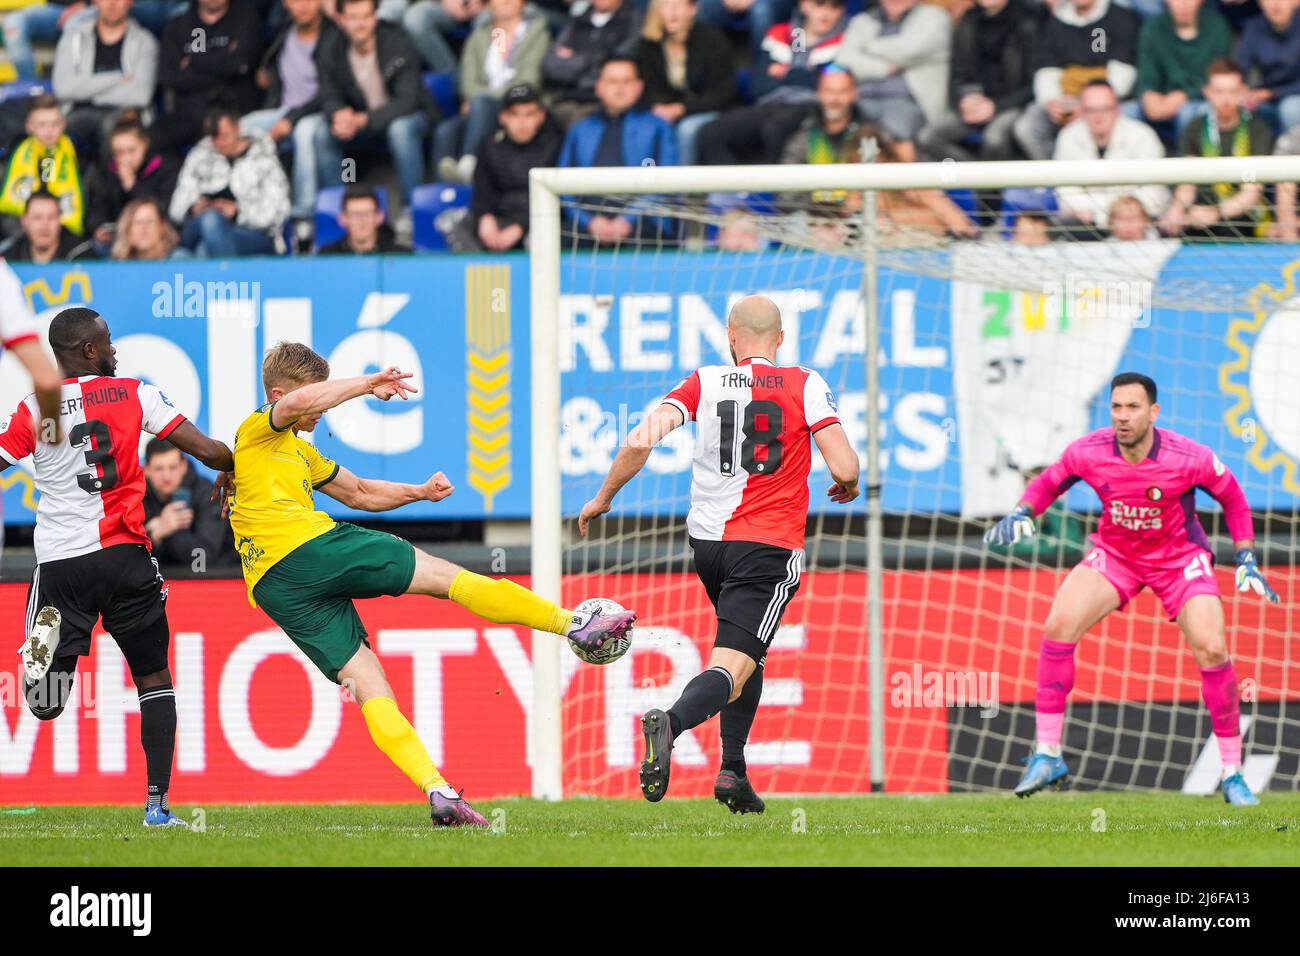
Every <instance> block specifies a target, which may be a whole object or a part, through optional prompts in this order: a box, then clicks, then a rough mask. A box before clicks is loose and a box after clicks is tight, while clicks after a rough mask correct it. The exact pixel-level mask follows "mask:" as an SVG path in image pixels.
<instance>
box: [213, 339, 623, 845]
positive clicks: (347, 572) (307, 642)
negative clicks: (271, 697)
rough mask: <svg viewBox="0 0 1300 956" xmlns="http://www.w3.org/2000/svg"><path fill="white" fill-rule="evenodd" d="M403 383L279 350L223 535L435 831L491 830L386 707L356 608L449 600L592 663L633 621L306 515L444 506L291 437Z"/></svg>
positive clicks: (265, 369)
mask: <svg viewBox="0 0 1300 956" xmlns="http://www.w3.org/2000/svg"><path fill="white" fill-rule="evenodd" d="M410 378H411V375H410V373H408V372H402V371H400V370H399V369H396V368H390V369H387V370H385V371H383V372H379V373H377V374H374V375H368V376H358V377H356V378H347V379H338V380H330V379H329V364H328V363H327V362H326V361H325V359H324V358H322V357H321V356H320V355H318V354H317V353H315V352H314V351H312V350H311V349H310V348H308V347H307V346H305V345H302V344H299V343H296V342H281V343H280V344H278V345H277V346H275V348H273V349H271V350H270V351H269V352H268V353H267V355H266V359H265V361H264V362H263V363H262V382H263V385H264V386H265V388H266V395H267V399H268V404H267V405H265V406H263V407H262V408H260V409H258V410H257V411H256V412H254V413H253V414H252V415H249V416H248V418H246V419H245V420H244V422H243V424H241V425H240V426H239V430H238V431H237V432H236V434H235V451H234V455H235V471H234V479H233V485H234V490H233V494H232V496H231V498H230V523H231V527H232V528H233V530H234V533H235V543H236V547H237V548H238V549H239V556H240V558H241V560H242V563H243V569H244V581H245V583H246V584H247V585H248V598H249V602H250V603H252V604H253V605H254V606H260V607H261V608H262V610H264V611H265V612H266V613H267V614H268V615H269V616H270V617H271V619H272V620H274V621H275V623H276V624H278V625H279V626H280V627H281V628H282V629H283V630H284V632H285V633H286V634H287V635H288V636H289V638H290V639H291V640H292V641H293V642H294V643H295V644H297V645H298V647H299V648H301V649H302V651H303V653H305V654H306V655H307V656H308V657H309V658H310V659H311V660H312V662H313V663H314V664H315V665H316V666H317V667H318V668H320V670H321V673H323V674H324V675H325V676H326V677H328V678H329V679H330V680H332V681H334V682H335V683H341V684H344V685H345V686H346V687H348V689H349V690H350V691H351V693H352V695H353V696H354V697H355V698H356V700H357V701H358V702H359V703H360V705H361V713H362V716H363V717H364V719H365V722H366V726H367V728H368V729H369V730H370V736H371V738H372V739H373V740H374V742H375V745H376V746H377V747H378V748H379V749H380V750H382V751H383V752H384V753H385V754H387V755H388V757H389V759H391V760H392V761H393V763H395V764H396V765H397V766H398V767H399V768H400V769H401V770H402V771H403V772H405V773H406V775H407V776H409V777H410V778H411V780H412V781H414V782H415V784H416V785H417V786H419V787H420V788H421V789H422V790H423V791H424V792H425V794H426V795H427V797H428V800H429V806H430V811H431V815H432V817H433V821H434V823H435V824H437V825H439V826H460V825H463V824H468V825H473V826H487V821H486V820H484V819H483V817H482V815H481V814H479V813H478V812H477V811H476V810H474V808H473V807H471V806H470V805H469V804H468V803H467V802H466V801H464V800H462V799H461V798H460V796H459V795H458V794H457V793H456V791H454V790H452V789H451V787H450V786H449V785H448V784H447V781H446V780H445V779H444V778H443V776H442V774H441V773H440V772H439V771H438V768H437V767H435V766H434V764H433V760H432V759H430V757H429V753H428V751H427V750H426V749H425V747H424V744H422V743H421V742H420V738H419V737H418V736H416V733H415V730H414V728H412V727H411V724H410V722H409V721H407V719H406V717H404V716H403V715H402V713H401V711H400V710H398V707H397V704H396V702H395V699H394V695H393V689H392V687H391V686H389V683H388V681H387V679H386V678H385V677H384V669H383V667H382V666H381V665H380V663H379V658H378V657H376V656H375V654H374V652H373V651H372V650H371V649H370V645H369V643H368V642H367V640H366V629H365V626H364V625H363V624H362V623H361V618H360V616H358V614H357V610H356V607H355V606H354V605H353V603H352V602H353V601H354V600H355V599H357V598H373V597H378V596H380V595H381V594H391V595H398V594H424V595H428V596H430V597H437V598H450V599H451V600H452V601H455V602H456V603H457V604H460V605H461V606H462V607H465V608H468V609H469V610H471V611H473V612H474V613H475V614H477V615H479V616H480V617H483V618H486V619H487V620H489V621H493V622H495V623H498V624H521V625H525V626H527V627H531V628H534V629H536V630H541V631H550V632H551V633H553V634H560V635H563V636H565V637H568V638H569V639H570V640H572V641H574V642H575V643H577V644H578V645H579V646H581V647H582V648H583V649H584V650H588V651H596V650H598V649H599V648H600V647H602V646H603V645H604V643H605V642H606V641H609V640H616V639H618V638H620V637H622V636H623V635H624V634H626V633H627V632H628V630H629V629H630V628H631V626H632V623H633V622H634V621H635V620H636V615H635V614H632V613H630V612H624V613H621V614H582V613H577V612H574V611H569V610H566V609H564V608H562V607H559V606H558V605H556V604H553V603H552V602H550V601H548V600H546V599H545V598H542V597H539V596H538V595H536V594H534V593H533V592H532V591H529V590H528V589H527V588H523V587H520V586H519V585H517V584H515V583H514V582H512V581H508V580H505V579H504V578H488V577H484V576H483V575H479V574H475V573H473V572H471V571H467V570H465V569H464V568H460V567H457V566H456V565H454V564H452V563H451V562H449V561H444V560H443V559H441V558H436V557H434V556H433V555H430V554H427V553H425V552H424V551H421V550H420V549H418V548H416V547H413V546H412V545H411V543H410V542H408V541H405V540H403V539H402V538H398V537H396V536H394V535H391V534H386V533H385V532H382V531H371V530H368V529H365V528H360V527H357V526H356V525H353V524H348V523H347V522H341V521H335V520H334V519H333V518H331V517H329V515H326V514H325V513H323V512H320V511H317V510H315V507H314V503H313V492H315V491H318V490H319V491H323V492H324V493H325V494H327V495H329V496H330V497H331V498H334V499H335V500H337V501H339V502H342V503H343V504H345V505H347V506H348V507H349V508H355V509H358V510H360V511H391V510H393V509H394V508H399V507H401V506H402V505H405V504H409V503H410V502H413V501H441V500H442V499H443V498H446V497H447V496H448V495H450V494H451V493H452V491H453V490H454V489H453V487H452V485H451V483H450V482H449V481H448V480H447V477H446V476H445V475H444V474H443V473H442V472H438V473H436V474H435V475H433V477H431V478H430V479H429V480H428V481H426V482H424V484H420V485H408V484H402V483H399V482H392V481H381V480H377V479H371V478H359V477H357V476H356V475H354V474H352V473H351V472H350V471H348V470H347V469H346V468H342V467H340V466H339V465H338V463H337V462H333V461H330V460H329V459H328V458H326V457H325V456H324V455H322V454H321V453H320V452H319V451H318V450H317V449H316V447H315V446H314V445H312V444H310V443H309V442H307V441H305V440H303V439H302V438H301V437H299V433H300V432H311V431H312V430H313V429H315V427H316V423H317V422H318V421H320V417H321V415H322V414H323V413H324V412H326V411H328V410H329V409H331V408H334V407H335V406H337V405H340V404H342V403H343V402H346V401H348V400H349V399H353V398H360V397H361V396H363V395H373V396H374V397H376V398H379V399H382V400H383V401H388V400H389V399H391V398H394V397H396V398H400V399H402V400H405V399H406V398H407V397H408V396H409V395H410V394H411V393H413V392H415V391H416V389H415V387H414V386H412V385H411V384H410V382H409V379H410Z"/></svg>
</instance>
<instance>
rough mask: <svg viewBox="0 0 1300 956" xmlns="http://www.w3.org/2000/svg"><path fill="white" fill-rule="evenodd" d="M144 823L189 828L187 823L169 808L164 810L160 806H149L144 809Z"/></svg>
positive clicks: (152, 825)
mask: <svg viewBox="0 0 1300 956" xmlns="http://www.w3.org/2000/svg"><path fill="white" fill-rule="evenodd" d="M144 825H145V826H147V827H185V828H186V829H189V824H188V823H186V822H185V821H184V820H182V819H181V818H180V817H178V816H176V814H174V813H172V812H171V811H170V810H164V809H163V808H162V807H160V806H159V807H150V808H149V809H147V810H145V812H144Z"/></svg>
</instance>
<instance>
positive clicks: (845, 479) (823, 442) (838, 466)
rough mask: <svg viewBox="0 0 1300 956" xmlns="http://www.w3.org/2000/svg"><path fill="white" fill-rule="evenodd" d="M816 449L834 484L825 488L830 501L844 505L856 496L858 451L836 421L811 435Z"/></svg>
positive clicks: (842, 427)
mask: <svg viewBox="0 0 1300 956" xmlns="http://www.w3.org/2000/svg"><path fill="white" fill-rule="evenodd" d="M813 441H815V442H816V443H817V450H818V451H820V452H821V453H822V458H824V459H825V460H826V467H827V468H829V469H830V470H831V478H832V480H833V481H834V482H835V484H833V485H831V486H830V488H828V489H826V494H827V495H828V496H829V497H830V499H831V501H838V502H839V503H840V504H843V505H846V504H848V503H849V502H850V501H852V500H853V499H854V498H856V497H857V496H858V473H859V467H860V466H859V463H858V453H857V452H856V451H854V450H853V446H852V445H850V444H849V436H848V435H846V434H845V433H844V426H843V425H841V424H839V423H838V422H837V423H836V424H834V425H827V426H826V427H825V428H821V429H818V430H817V432H816V434H814V435H813Z"/></svg>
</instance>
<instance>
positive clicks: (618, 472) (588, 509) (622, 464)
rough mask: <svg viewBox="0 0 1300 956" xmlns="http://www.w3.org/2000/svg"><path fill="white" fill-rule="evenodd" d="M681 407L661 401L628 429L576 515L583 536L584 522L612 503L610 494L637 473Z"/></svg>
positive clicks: (672, 425) (674, 425)
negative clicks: (602, 476)
mask: <svg viewBox="0 0 1300 956" xmlns="http://www.w3.org/2000/svg"><path fill="white" fill-rule="evenodd" d="M683 421H684V419H683V418H682V412H681V409H679V408H678V407H677V406H676V405H669V404H666V403H665V404H663V405H660V406H659V407H658V408H656V409H655V410H654V411H653V412H651V413H650V414H649V415H647V416H646V418H645V420H644V421H643V422H641V424H640V425H638V426H636V428H634V429H632V433H631V434H630V435H628V436H627V443H626V444H625V445H624V446H623V447H622V448H620V449H619V450H618V454H617V455H615V456H614V463H613V464H612V465H610V466H609V474H608V475H606V476H605V483H604V484H603V485H601V486H600V491H598V492H596V497H594V498H592V499H591V500H590V501H588V502H587V503H586V504H585V505H583V506H582V513H581V514H579V515H578V533H579V534H580V535H582V536H583V537H584V538H585V537H586V536H587V525H589V524H590V523H591V521H592V519H593V518H598V517H600V516H601V515H603V514H605V513H606V512H608V511H609V509H610V506H611V505H612V504H613V503H614V496H615V495H617V494H618V493H619V492H620V491H622V490H623V486H624V485H626V484H627V483H628V482H629V481H631V480H632V479H633V478H635V477H636V476H637V473H638V472H640V471H641V469H642V468H644V467H645V463H646V460H647V459H648V458H649V457H650V452H651V451H653V450H654V447H655V445H657V444H659V442H661V441H663V439H664V438H665V437H666V436H667V435H668V434H669V433H670V432H671V431H672V430H673V429H674V428H677V427H679V426H680V425H681V424H682V423H683Z"/></svg>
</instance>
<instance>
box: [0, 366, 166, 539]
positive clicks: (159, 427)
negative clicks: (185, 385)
mask: <svg viewBox="0 0 1300 956" xmlns="http://www.w3.org/2000/svg"><path fill="white" fill-rule="evenodd" d="M40 415H41V413H40V408H39V406H38V405H37V404H36V397H35V396H34V395H29V396H27V398H25V399H23V401H22V402H21V403H20V404H19V405H18V408H17V410H16V411H15V412H14V413H13V414H12V415H9V416H7V417H5V418H0V458H3V459H4V460H5V461H6V462H8V463H9V464H10V465H16V464H18V462H19V460H20V459H22V458H26V457H27V456H28V455H31V456H32V464H33V466H34V467H35V469H36V488H37V490H38V491H39V492H40V493H41V500H40V505H39V506H38V507H37V510H36V533H35V534H34V535H33V543H34V544H35V546H36V561H37V563H38V564H45V563H46V562H47V561H59V560H62V559H63V558H75V557H79V556H80V555H83V554H89V553H91V552H92V551H99V550H101V549H103V548H111V547H113V546H114V545H118V544H142V545H144V546H145V547H146V548H148V547H149V546H150V543H149V536H148V535H147V534H145V530H144V470H143V469H142V468H141V467H140V433H141V432H142V431H144V432H149V433H150V434H152V435H157V436H158V437H159V438H166V437H167V436H168V435H170V434H171V433H172V432H173V431H175V430H176V428H177V426H178V425H180V424H181V423H182V422H183V421H185V416H184V415H182V414H180V413H179V412H178V411H176V409H175V408H174V407H173V406H172V403H171V402H169V401H168V400H167V396H165V395H163V393H162V392H161V391H159V390H158V389H157V388H155V387H154V386H153V385H148V384H145V383H144V382H141V381H138V380H136V379H133V378H108V377H104V376H99V375H83V376H81V377H80V378H70V379H67V380H65V381H64V383H63V391H62V396H61V402H60V404H59V418H60V424H61V425H62V429H63V439H62V441H60V442H59V443H58V444H57V445H52V444H50V443H48V442H46V441H44V440H43V439H44V438H45V437H46V436H44V435H42V429H41V424H40ZM50 437H52V436H50Z"/></svg>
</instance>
